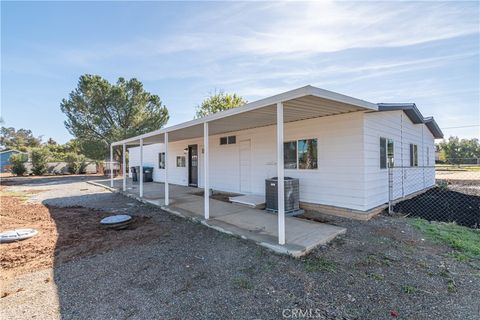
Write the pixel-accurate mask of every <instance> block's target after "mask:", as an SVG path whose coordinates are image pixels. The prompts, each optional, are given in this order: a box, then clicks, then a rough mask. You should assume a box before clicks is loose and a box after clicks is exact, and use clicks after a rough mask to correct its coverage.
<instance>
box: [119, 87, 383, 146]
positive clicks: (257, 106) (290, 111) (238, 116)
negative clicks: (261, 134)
mask: <svg viewBox="0 0 480 320" xmlns="http://www.w3.org/2000/svg"><path fill="white" fill-rule="evenodd" d="M280 102H282V103H283V110H284V122H285V123H287V122H293V121H299V120H305V119H310V118H317V117H324V116H331V115H337V114H342V113H349V112H356V111H367V110H368V111H377V110H378V106H377V105H376V104H374V103H371V102H367V101H364V100H360V99H356V98H352V97H349V96H346V95H342V94H339V93H335V92H332V91H327V90H323V89H320V88H316V87H313V86H305V87H301V88H298V89H295V90H291V91H287V92H284V93H281V94H278V95H274V96H271V97H269V98H265V99H261V100H257V101H254V102H251V103H247V104H246V105H244V106H241V107H238V108H234V109H229V110H226V111H222V112H218V113H216V114H212V115H210V116H206V117H203V118H200V119H195V120H191V121H187V122H184V123H181V124H178V125H174V126H170V127H166V128H162V129H159V130H155V131H152V132H149V133H145V134H142V135H139V136H136V137H132V138H129V139H125V140H121V141H117V142H114V143H113V144H112V146H119V145H122V144H124V143H125V144H126V145H137V144H138V141H139V140H140V139H143V143H144V144H151V143H159V142H163V140H164V133H165V132H168V133H169V141H170V142H173V141H179V140H185V139H191V138H200V137H203V124H204V123H205V122H208V123H209V134H210V135H215V134H222V133H228V132H232V131H239V130H246V129H252V128H257V127H264V126H269V125H274V124H276V112H277V111H276V105H277V103H280Z"/></svg>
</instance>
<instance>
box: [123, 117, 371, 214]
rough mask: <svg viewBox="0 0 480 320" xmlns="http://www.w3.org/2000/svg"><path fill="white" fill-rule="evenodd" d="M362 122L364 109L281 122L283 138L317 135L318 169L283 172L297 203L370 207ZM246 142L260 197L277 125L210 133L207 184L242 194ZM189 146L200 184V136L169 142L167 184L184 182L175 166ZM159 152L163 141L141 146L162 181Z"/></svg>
mask: <svg viewBox="0 0 480 320" xmlns="http://www.w3.org/2000/svg"><path fill="white" fill-rule="evenodd" d="M363 125H364V120H363V113H362V112H355V113H350V114H344V115H337V116H331V117H323V118H316V119H309V120H303V121H297V122H292V123H286V124H285V134H284V136H285V137H284V139H285V141H290V140H298V139H310V138H317V139H318V140H317V141H318V169H315V170H286V171H285V176H290V177H294V178H299V180H300V200H301V201H304V202H310V203H317V204H324V205H332V206H338V207H345V208H351V209H356V210H366V209H368V208H366V205H365V191H364V186H365V174H364V162H365V157H364V153H363V145H364V144H363V139H364V134H363ZM230 135H235V136H236V144H233V145H220V142H219V140H220V136H230ZM244 140H250V144H251V166H250V168H251V172H250V180H251V184H250V185H251V190H250V191H251V193H254V194H262V195H263V194H264V193H265V179H266V178H270V177H273V176H275V175H276V128H275V126H268V127H262V128H256V129H251V130H244V131H239V132H231V133H228V134H222V135H215V136H211V137H210V141H209V146H210V184H211V187H212V188H213V189H216V190H222V191H229V192H240V181H241V179H240V153H239V145H240V142H241V141H244ZM189 144H198V150H199V170H198V172H199V185H200V186H203V152H202V150H203V138H200V139H192V140H183V141H177V142H171V143H170V144H169V182H170V183H174V184H180V185H187V184H188V170H187V168H186V167H185V168H177V167H176V157H177V156H182V155H185V156H186V154H184V151H183V150H184V149H185V148H186V147H187V146H188V145H189ZM377 145H378V143H377ZM377 147H378V146H377ZM161 151H163V145H161V144H155V145H150V146H144V163H145V165H153V167H154V168H155V169H154V180H155V181H163V179H164V175H163V171H164V170H160V169H158V153H159V152H161ZM129 152H130V163H131V164H130V166H136V165H138V164H139V159H140V157H139V148H138V147H135V148H130V149H129ZM244 158H245V157H244ZM187 165H188V164H187ZM244 181H245V179H244Z"/></svg>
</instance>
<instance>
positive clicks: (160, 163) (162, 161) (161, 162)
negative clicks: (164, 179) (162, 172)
mask: <svg viewBox="0 0 480 320" xmlns="http://www.w3.org/2000/svg"><path fill="white" fill-rule="evenodd" d="M158 169H165V152H160V153H159V154H158Z"/></svg>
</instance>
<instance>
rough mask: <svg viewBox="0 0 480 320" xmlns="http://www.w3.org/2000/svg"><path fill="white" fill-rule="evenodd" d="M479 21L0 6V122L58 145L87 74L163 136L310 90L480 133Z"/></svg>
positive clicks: (466, 14)
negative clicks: (136, 100) (125, 97)
mask: <svg viewBox="0 0 480 320" xmlns="http://www.w3.org/2000/svg"><path fill="white" fill-rule="evenodd" d="M479 16H480V9H479V4H478V2H463V3H462V2H447V3H441V2H380V3H374V2H363V3H360V2H351V3H349V2H328V1H325V2H320V3H318V2H317V3H313V2H307V3H303V2H290V3H279V2H275V3H274V2H3V1H2V4H1V54H2V55H1V104H2V110H1V114H2V117H3V118H4V120H5V122H6V123H5V125H7V126H13V127H16V128H20V127H23V128H29V129H32V130H33V132H34V134H35V135H43V136H44V138H45V139H46V138H48V137H53V138H54V139H55V140H57V141H58V142H62V143H63V142H66V141H67V140H69V139H70V138H71V137H70V136H69V134H68V132H67V130H66V129H65V127H64V125H63V121H64V120H65V117H64V115H63V114H62V113H61V111H60V108H59V105H60V101H61V99H62V98H66V97H67V96H68V94H69V92H70V91H72V90H73V89H74V88H75V87H76V84H77V80H78V77H79V76H80V75H82V74H85V73H90V74H98V75H101V76H103V77H105V78H106V79H108V80H109V81H111V82H114V81H116V79H117V78H118V77H125V78H132V77H135V78H138V79H139V80H141V81H142V82H143V83H144V86H145V88H146V90H148V91H150V92H152V93H154V94H157V95H159V96H160V97H161V99H162V101H163V102H164V104H165V105H167V107H168V109H169V111H170V115H171V118H170V121H169V123H168V125H173V124H176V123H180V122H183V121H187V120H191V119H192V118H193V116H194V111H195V106H196V105H198V104H199V103H200V102H201V101H202V100H203V99H204V98H205V97H207V96H208V95H209V93H211V92H213V91H215V90H220V89H223V90H225V91H227V92H236V93H238V94H240V95H242V96H244V97H245V98H246V99H247V100H249V101H254V100H256V99H259V98H263V97H267V96H269V95H273V94H276V93H280V92H282V91H286V90H290V89H294V88H297V87H300V86H304V85H306V84H311V85H314V86H318V87H321V88H324V89H328V90H332V91H337V92H340V93H344V94H347V95H350V96H354V97H357V98H361V99H365V100H368V101H371V102H415V103H417V106H418V107H419V108H420V110H421V111H422V113H423V114H424V115H425V116H430V115H433V116H434V117H435V118H436V120H437V122H438V123H439V125H440V126H441V127H442V128H450V127H458V126H468V125H475V124H476V125H478V124H479V123H480V97H479V90H480V89H479V88H480V79H479V77H480V76H479V74H480V43H479V41H480V40H479V35H480V31H479V25H480V22H479ZM444 133H445V134H446V135H447V136H448V135H451V134H453V135H459V136H461V137H479V136H480V127H478V126H477V127H470V128H459V129H445V130H444Z"/></svg>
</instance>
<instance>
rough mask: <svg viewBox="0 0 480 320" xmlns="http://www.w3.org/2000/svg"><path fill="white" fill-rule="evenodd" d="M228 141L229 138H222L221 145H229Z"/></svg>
mask: <svg viewBox="0 0 480 320" xmlns="http://www.w3.org/2000/svg"><path fill="white" fill-rule="evenodd" d="M227 143H228V140H227V137H220V145H223V144H227Z"/></svg>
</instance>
